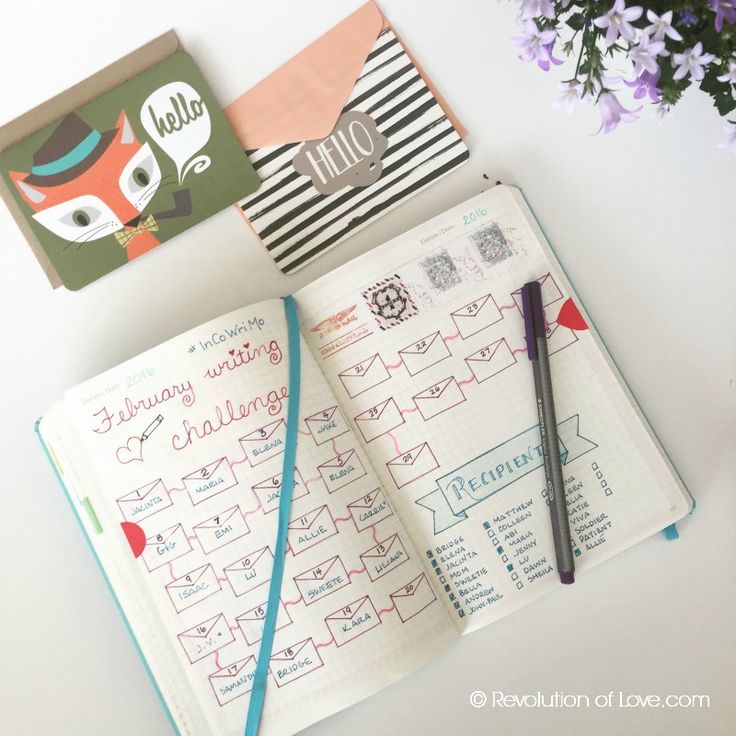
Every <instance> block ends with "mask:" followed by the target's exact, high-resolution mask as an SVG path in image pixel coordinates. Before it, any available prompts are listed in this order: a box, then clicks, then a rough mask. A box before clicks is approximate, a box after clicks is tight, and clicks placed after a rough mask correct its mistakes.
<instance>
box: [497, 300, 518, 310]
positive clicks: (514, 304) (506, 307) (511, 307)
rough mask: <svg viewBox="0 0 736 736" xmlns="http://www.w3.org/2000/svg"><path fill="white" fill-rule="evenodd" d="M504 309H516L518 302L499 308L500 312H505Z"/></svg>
mask: <svg viewBox="0 0 736 736" xmlns="http://www.w3.org/2000/svg"><path fill="white" fill-rule="evenodd" d="M504 309H516V302H511V304H502V305H501V306H500V307H499V308H498V311H499V312H503V311H504Z"/></svg>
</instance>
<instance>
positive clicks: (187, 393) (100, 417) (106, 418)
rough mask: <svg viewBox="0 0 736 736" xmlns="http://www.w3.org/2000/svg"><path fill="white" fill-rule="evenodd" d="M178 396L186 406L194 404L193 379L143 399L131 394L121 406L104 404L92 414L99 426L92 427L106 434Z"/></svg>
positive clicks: (167, 387) (99, 432)
mask: <svg viewBox="0 0 736 736" xmlns="http://www.w3.org/2000/svg"><path fill="white" fill-rule="evenodd" d="M176 398H181V403H182V404H184V406H192V405H193V404H194V401H195V399H196V395H195V393H194V387H193V386H192V383H191V381H187V382H186V383H175V384H174V385H172V386H166V388H164V389H162V390H161V391H158V392H157V393H155V394H153V396H146V397H144V398H142V399H137V400H133V399H131V398H130V396H126V397H125V399H124V400H123V404H122V406H120V407H112V408H109V407H107V406H103V407H102V409H100V410H99V411H96V412H95V413H94V414H93V415H92V416H93V417H94V418H95V420H96V421H97V423H98V426H96V427H93V428H92V429H93V430H94V431H95V432H97V433H98V434H105V432H109V431H110V430H111V429H112V428H113V427H119V426H120V425H121V424H124V423H125V422H129V421H130V420H131V419H135V417H137V416H138V414H140V412H142V411H148V410H149V409H153V408H154V407H155V406H158V405H159V404H165V403H166V402H167V401H171V400H172V399H176Z"/></svg>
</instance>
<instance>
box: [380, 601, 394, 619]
mask: <svg viewBox="0 0 736 736" xmlns="http://www.w3.org/2000/svg"><path fill="white" fill-rule="evenodd" d="M395 610H396V604H395V603H394V604H392V605H391V607H390V608H382V609H381V610H380V611H379V612H378V618H381V616H383V614H384V613H389V611H395Z"/></svg>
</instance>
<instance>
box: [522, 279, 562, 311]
mask: <svg viewBox="0 0 736 736" xmlns="http://www.w3.org/2000/svg"><path fill="white" fill-rule="evenodd" d="M535 280H536V281H539V285H540V286H541V287H542V306H543V307H547V306H549V305H550V304H554V303H555V302H556V301H558V300H560V299H562V291H560V287H559V286H558V285H557V282H556V281H555V280H554V277H553V276H552V274H551V273H546V274H544V275H543V276H540V277H539V278H538V279H535ZM511 296H512V298H513V300H514V301H515V302H516V307H517V308H518V310H519V312H521V314H522V315H523V314H524V306H523V304H522V301H521V289H517V290H516V291H512V292H511Z"/></svg>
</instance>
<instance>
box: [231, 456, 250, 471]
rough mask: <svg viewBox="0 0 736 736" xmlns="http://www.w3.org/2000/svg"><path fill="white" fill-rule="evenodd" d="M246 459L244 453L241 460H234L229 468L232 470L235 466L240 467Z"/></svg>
mask: <svg viewBox="0 0 736 736" xmlns="http://www.w3.org/2000/svg"><path fill="white" fill-rule="evenodd" d="M247 459H248V454H247V453H246V454H245V455H243V459H242V460H234V461H233V462H231V463H230V467H231V468H234V467H235V466H236V465H242V464H243V463H244V462H245V461H246V460H247Z"/></svg>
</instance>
